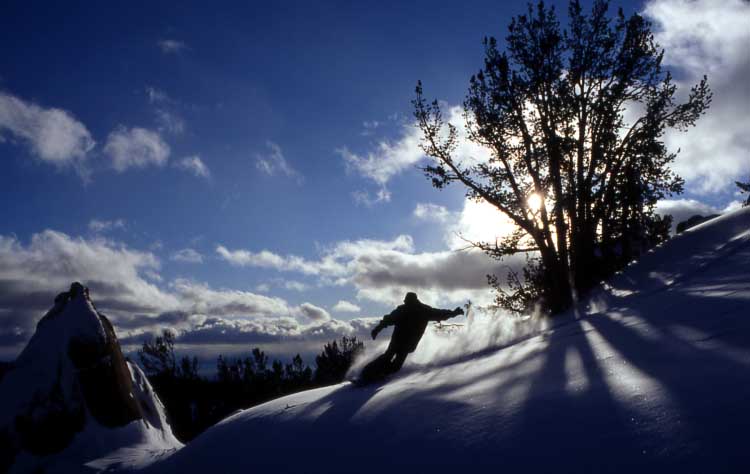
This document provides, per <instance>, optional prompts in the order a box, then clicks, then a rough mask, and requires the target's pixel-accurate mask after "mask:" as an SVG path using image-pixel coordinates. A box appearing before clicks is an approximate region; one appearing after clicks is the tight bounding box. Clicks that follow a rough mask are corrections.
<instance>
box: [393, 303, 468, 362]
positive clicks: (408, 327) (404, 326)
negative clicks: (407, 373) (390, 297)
mask: <svg viewBox="0 0 750 474" xmlns="http://www.w3.org/2000/svg"><path fill="white" fill-rule="evenodd" d="M455 315H456V313H455V312H454V311H453V310H450V309H436V308H433V307H431V306H428V305H426V304H424V303H422V302H416V303H409V304H402V305H400V306H399V307H398V308H396V309H394V310H393V312H391V314H387V315H385V316H383V320H382V321H381V322H380V325H381V326H382V327H388V326H395V328H394V329H393V335H392V336H391V343H390V345H389V346H388V350H389V351H393V352H401V353H403V352H406V353H410V352H414V350H415V349H416V348H417V344H419V340H420V339H422V335H423V334H424V331H425V329H427V323H429V322H430V321H445V320H446V319H448V318H452V317H453V316H455Z"/></svg>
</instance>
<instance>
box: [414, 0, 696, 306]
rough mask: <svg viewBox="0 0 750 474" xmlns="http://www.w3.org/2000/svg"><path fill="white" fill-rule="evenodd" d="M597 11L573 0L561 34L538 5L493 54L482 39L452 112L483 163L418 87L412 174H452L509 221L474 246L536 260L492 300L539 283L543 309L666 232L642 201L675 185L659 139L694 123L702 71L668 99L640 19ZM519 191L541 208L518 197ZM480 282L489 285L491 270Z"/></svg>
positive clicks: (520, 301)
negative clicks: (482, 152) (461, 151)
mask: <svg viewBox="0 0 750 474" xmlns="http://www.w3.org/2000/svg"><path fill="white" fill-rule="evenodd" d="M608 8H609V5H608V2H607V1H605V0H596V1H594V2H593V5H592V7H591V11H590V13H589V14H586V13H584V12H583V8H582V7H581V5H580V2H578V1H576V0H573V1H571V2H570V5H569V9H568V15H569V22H568V26H567V28H565V29H563V28H561V26H560V24H559V22H558V20H557V16H556V13H555V10H554V8H551V7H547V6H546V5H545V4H544V3H543V2H539V3H538V4H537V5H536V6H532V5H529V8H528V11H527V13H526V14H523V15H520V16H518V17H517V18H515V19H513V20H512V21H511V23H510V26H509V28H508V35H507V36H506V38H505V50H504V51H503V50H502V49H501V47H500V45H499V44H498V41H497V40H496V39H495V38H488V39H485V41H484V46H485V60H484V66H483V68H482V70H481V71H479V72H478V73H477V74H476V75H474V76H472V77H471V79H470V81H469V91H468V94H467V96H466V100H465V101H464V104H463V108H464V119H465V125H466V131H467V138H468V139H469V140H470V141H472V142H474V143H475V144H477V145H479V146H481V147H483V148H484V149H486V150H487V151H488V154H489V159H488V160H476V159H474V160H462V159H461V158H460V157H458V156H457V155H456V149H457V147H458V144H459V131H458V129H457V127H456V126H455V125H453V124H450V123H447V122H446V121H445V120H444V118H443V116H442V112H441V109H440V105H439V103H438V102H437V101H433V102H432V103H430V102H427V101H426V100H425V98H424V96H423V92H422V84H421V82H420V83H419V84H418V85H417V89H416V99H415V100H414V101H413V104H414V107H415V116H416V119H417V122H418V126H419V127H420V129H421V131H422V134H423V142H422V148H423V150H424V152H425V153H426V154H427V155H428V156H430V157H433V158H434V159H435V161H434V162H433V164H432V165H430V166H427V167H425V168H424V171H425V174H426V175H427V176H428V177H429V178H430V179H431V180H432V183H433V185H434V186H435V187H437V188H442V187H444V186H446V185H448V184H450V183H452V182H459V183H461V184H462V185H463V186H464V187H465V188H466V190H467V196H468V197H469V198H472V199H477V200H485V201H487V202H488V203H490V204H491V205H493V206H495V207H496V208H497V209H498V210H499V211H500V212H502V213H504V214H505V215H506V216H508V217H509V218H510V219H511V220H512V221H513V222H514V223H515V224H516V226H517V227H518V231H517V232H515V233H514V234H513V235H512V236H511V237H509V238H507V239H505V240H503V241H500V242H490V243H487V242H476V243H474V245H475V246H476V247H477V248H479V249H481V250H483V251H485V252H487V253H488V254H489V255H491V256H493V257H496V258H502V257H504V256H507V255H511V254H515V253H520V252H524V253H533V255H537V256H538V259H539V260H538V264H539V267H538V270H539V271H538V272H537V271H536V270H535V269H534V268H532V269H531V270H530V271H529V273H528V276H529V277H530V280H528V281H527V282H526V283H523V284H521V281H522V280H521V278H519V276H518V275H511V276H510V278H511V280H512V281H511V283H512V284H511V287H510V290H508V291H509V293H507V294H505V295H503V294H501V295H500V296H499V301H500V302H501V303H503V304H508V305H510V307H511V309H513V308H516V309H517V308H519V307H525V306H527V305H528V300H529V298H530V295H529V291H532V292H533V291H535V288H538V292H539V293H540V294H539V295H538V296H540V297H541V300H542V302H543V304H544V307H545V308H546V309H548V310H549V311H551V312H553V313H554V312H559V311H561V310H563V309H565V308H567V307H568V306H569V305H570V304H571V302H572V301H573V299H574V294H576V293H577V294H579V295H580V294H582V293H585V292H586V291H587V290H588V289H589V288H591V287H592V286H593V285H595V284H596V283H597V282H599V281H600V280H601V279H603V278H605V277H607V276H608V275H610V274H611V273H612V272H613V271H615V270H617V269H619V268H621V267H622V266H623V265H624V264H626V263H628V262H629V261H631V260H632V259H633V258H635V257H637V256H638V255H639V254H640V253H642V252H643V251H644V250H645V249H647V248H648V247H649V246H651V245H653V244H654V243H658V242H659V241H661V240H662V239H664V238H666V236H668V232H665V229H667V228H668V226H667V225H666V224H667V222H666V221H664V220H663V219H661V218H659V217H658V216H657V215H656V214H655V212H654V207H655V204H656V202H657V201H658V200H659V199H661V198H663V197H665V196H669V195H672V194H674V193H679V192H681V191H682V186H683V180H682V179H681V178H680V177H679V176H677V175H676V174H674V173H673V172H672V171H671V169H670V164H671V163H672V161H674V158H675V154H674V153H670V152H668V151H667V149H666V147H665V145H664V143H663V136H664V133H665V131H666V130H667V129H670V128H671V129H678V130H686V129H688V128H689V127H691V126H693V125H694V124H695V122H696V120H698V118H699V117H700V116H701V115H702V114H703V113H704V112H705V110H706V109H707V108H708V106H709V104H710V102H711V92H710V90H709V87H708V83H707V80H706V78H705V77H704V79H703V80H702V81H701V82H700V83H699V84H697V85H695V86H694V87H693V88H692V89H691V90H690V93H689V94H688V96H687V100H686V102H684V103H681V104H679V103H676V101H675V92H676V85H675V84H674V82H673V80H672V76H671V75H670V73H669V72H666V71H664V70H663V69H662V57H663V51H662V50H661V49H660V47H659V45H657V44H656V43H655V41H654V36H653V34H652V32H651V26H650V24H649V23H648V21H646V20H645V19H644V18H643V17H641V16H640V15H638V14H634V15H632V16H630V17H626V16H625V15H624V14H623V12H622V10H620V11H618V12H617V14H616V16H615V17H614V18H610V17H609V15H608ZM626 111H627V112H628V114H627V115H628V117H627V118H626V114H625V112H626ZM474 158H477V157H474ZM532 196H536V197H537V198H541V199H542V202H543V205H542V206H540V207H539V208H534V207H533V206H531V205H530V204H529V200H530V198H531V197H532ZM535 264H536V262H535ZM525 276H526V275H525ZM490 283H491V284H494V286H496V287H499V286H500V285H498V284H497V283H498V278H497V277H493V276H490ZM513 285H515V286H513ZM519 285H521V286H519ZM514 295H515V297H514Z"/></svg>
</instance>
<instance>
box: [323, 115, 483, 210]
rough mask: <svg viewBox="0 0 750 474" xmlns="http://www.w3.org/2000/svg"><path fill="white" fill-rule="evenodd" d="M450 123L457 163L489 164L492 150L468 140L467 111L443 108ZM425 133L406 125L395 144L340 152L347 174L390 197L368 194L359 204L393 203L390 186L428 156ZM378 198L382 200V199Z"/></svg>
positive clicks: (362, 195) (384, 141)
mask: <svg viewBox="0 0 750 474" xmlns="http://www.w3.org/2000/svg"><path fill="white" fill-rule="evenodd" d="M443 108H444V110H445V117H446V121H447V122H448V123H450V124H452V125H454V126H455V127H456V130H457V132H458V145H457V147H456V150H455V154H454V155H455V160H456V161H457V162H459V163H465V164H472V163H476V162H478V161H485V160H487V158H488V157H489V152H488V150H486V149H484V148H482V147H481V146H478V145H476V144H474V143H472V142H470V141H469V140H468V139H467V136H466V129H465V127H464V118H463V109H462V108H461V107H458V106H449V105H446V104H443ZM421 140H422V132H421V131H420V130H419V128H417V127H416V125H415V124H413V123H405V124H403V125H402V128H401V133H400V136H399V137H398V138H397V139H395V140H390V139H386V138H382V139H380V140H379V141H378V142H376V143H375V144H374V147H373V149H371V150H369V151H367V152H365V153H363V154H359V153H355V152H352V151H351V150H349V148H347V147H340V148H338V149H336V153H338V154H339V155H340V156H341V157H342V158H343V160H344V163H345V165H346V167H347V170H349V171H353V172H356V173H358V174H360V175H361V176H363V177H365V178H368V179H370V180H371V181H373V182H374V183H375V184H377V185H378V187H379V188H380V191H378V195H379V196H380V195H382V196H387V198H386V199H378V198H375V199H373V198H370V197H369V194H367V193H366V192H364V191H358V192H357V193H355V195H354V197H355V200H357V201H359V202H363V203H366V204H368V205H372V204H377V203H379V202H387V201H389V200H390V192H388V190H387V184H388V182H389V181H390V180H391V179H392V178H393V177H394V176H396V175H398V174H401V173H403V172H404V171H407V170H410V169H414V168H415V167H416V166H417V165H418V164H419V163H420V161H422V160H423V159H425V155H424V153H423V152H422V149H421V148H420V143H421ZM379 196H378V197H379Z"/></svg>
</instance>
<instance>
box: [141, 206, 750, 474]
mask: <svg viewBox="0 0 750 474" xmlns="http://www.w3.org/2000/svg"><path fill="white" fill-rule="evenodd" d="M748 269H750V208H745V209H741V210H739V211H735V212H733V213H731V214H728V215H725V216H722V217H720V218H717V219H714V220H712V221H709V222H707V223H705V224H702V225H700V226H697V227H695V228H693V229H690V230H689V231H687V232H685V233H683V234H681V235H679V236H677V237H675V238H674V239H672V240H671V241H669V242H668V243H666V244H665V245H663V246H662V247H661V248H658V249H656V250H655V251H653V252H651V253H649V254H647V255H646V256H644V257H643V258H642V259H641V260H640V261H639V262H637V263H635V264H633V265H631V266H629V267H628V268H627V269H625V271H623V272H622V273H621V274H618V275H616V276H615V277H614V278H612V279H611V280H610V281H609V282H608V283H607V284H606V285H603V286H602V288H601V289H599V290H597V291H595V292H594V293H593V295H592V296H591V297H590V298H588V299H587V300H586V301H583V302H582V303H581V304H580V305H578V307H577V308H576V309H575V310H573V311H571V312H570V313H568V314H566V315H563V316H561V317H559V318H556V319H555V320H554V321H553V324H552V325H551V326H546V325H545V324H544V323H543V322H540V321H537V320H534V319H533V318H531V319H529V320H528V321H527V322H526V323H525V324H518V323H508V322H507V321H508V319H507V318H506V319H501V320H494V321H490V320H486V319H485V320H484V321H482V320H481V318H480V317H479V316H477V317H475V318H474V321H473V322H472V324H471V325H470V327H468V328H467V329H466V330H465V331H464V332H463V333H459V334H453V335H449V336H440V335H439V334H436V333H434V332H431V333H428V334H427V335H426V336H425V339H424V340H423V341H422V342H421V343H420V346H419V348H418V349H417V351H416V352H415V353H414V354H412V356H411V357H410V359H409V360H408V361H407V364H406V365H405V367H404V369H403V370H402V371H401V372H400V373H399V374H398V375H397V376H395V377H394V378H392V379H391V380H389V381H388V382H386V383H382V384H378V385H372V386H367V387H363V388H356V387H354V386H353V385H351V384H349V383H342V384H340V385H336V386H332V387H326V388H320V389H316V390H311V391H307V392H302V393H298V394H295V395H291V396H287V397H284V398H280V399H277V400H274V401H271V402H268V403H265V404H263V405H260V406H257V407H254V408H251V409H248V410H244V411H241V412H239V413H237V414H235V415H233V416H231V417H229V418H227V419H225V420H223V421H222V422H221V423H219V424H218V425H216V426H214V427H212V428H210V429H209V430H207V431H206V432H205V433H203V434H202V435H201V436H199V437H198V438H197V439H195V440H194V441H193V442H192V443H190V444H189V445H187V446H185V447H184V448H182V449H181V450H179V451H177V452H176V453H175V454H173V455H172V456H170V457H168V458H166V459H164V460H162V461H160V462H156V463H154V464H152V465H151V467H150V468H149V469H147V470H148V471H149V472H158V473H206V472H217V473H219V472H221V473H235V472H237V473H240V472H241V473H245V472H253V473H263V472H294V473H322V472H326V473H330V472H349V473H351V472H357V473H368V472H372V473H383V472H414V473H438V472H460V471H459V470H469V469H470V470H471V471H473V472H498V471H505V472H556V473H557V472H632V471H635V470H636V469H637V470H638V472H711V473H716V472H750V446H748V430H749V429H750V409H749V407H748V403H749V402H750V278H749V276H748V275H749V274H748Z"/></svg>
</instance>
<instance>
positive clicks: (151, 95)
mask: <svg viewBox="0 0 750 474" xmlns="http://www.w3.org/2000/svg"><path fill="white" fill-rule="evenodd" d="M146 97H148V101H149V103H151V104H160V103H164V102H172V99H170V98H169V96H168V95H167V93H166V92H164V91H163V90H161V89H157V88H156V87H153V86H146Z"/></svg>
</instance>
